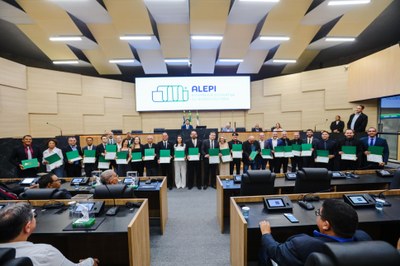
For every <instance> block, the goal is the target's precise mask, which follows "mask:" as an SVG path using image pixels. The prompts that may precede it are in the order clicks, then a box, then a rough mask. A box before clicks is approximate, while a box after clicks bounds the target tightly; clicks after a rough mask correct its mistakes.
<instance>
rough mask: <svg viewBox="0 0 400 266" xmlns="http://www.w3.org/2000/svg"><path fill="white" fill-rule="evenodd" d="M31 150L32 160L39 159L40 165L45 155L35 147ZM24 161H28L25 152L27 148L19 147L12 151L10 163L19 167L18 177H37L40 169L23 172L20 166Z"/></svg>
mask: <svg viewBox="0 0 400 266" xmlns="http://www.w3.org/2000/svg"><path fill="white" fill-rule="evenodd" d="M30 149H31V154H32V159H34V158H37V159H38V162H39V164H40V163H41V162H42V159H43V153H42V152H41V151H40V149H39V148H38V147H35V146H31V147H30ZM32 152H33V153H32ZM23 160H28V156H27V154H26V152H25V146H24V145H19V146H18V147H16V148H15V149H14V150H13V151H12V154H11V156H10V162H11V163H12V164H13V165H15V166H16V167H17V175H18V177H35V176H36V175H37V173H38V169H39V167H38V168H29V169H26V170H21V168H20V167H19V165H20V164H21V161H23Z"/></svg>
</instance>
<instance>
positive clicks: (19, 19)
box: [0, 2, 33, 24]
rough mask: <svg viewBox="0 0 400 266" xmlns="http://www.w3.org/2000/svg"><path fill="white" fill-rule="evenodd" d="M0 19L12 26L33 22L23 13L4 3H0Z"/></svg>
mask: <svg viewBox="0 0 400 266" xmlns="http://www.w3.org/2000/svg"><path fill="white" fill-rule="evenodd" d="M0 18H1V19H4V20H6V21H9V22H11V23H14V24H31V23H32V22H33V21H32V19H31V18H30V17H29V16H28V15H27V14H26V13H25V12H24V11H22V10H21V9H19V8H16V7H15V6H12V5H10V4H8V3H6V2H0Z"/></svg>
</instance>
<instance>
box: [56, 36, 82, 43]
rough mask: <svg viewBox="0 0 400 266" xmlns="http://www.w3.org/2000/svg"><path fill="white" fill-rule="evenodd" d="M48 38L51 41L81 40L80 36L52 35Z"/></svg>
mask: <svg viewBox="0 0 400 266" xmlns="http://www.w3.org/2000/svg"><path fill="white" fill-rule="evenodd" d="M49 40H50V41H52V42H77V41H78V42H79V41H82V36H53V37H50V38H49Z"/></svg>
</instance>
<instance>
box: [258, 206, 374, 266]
mask: <svg viewBox="0 0 400 266" xmlns="http://www.w3.org/2000/svg"><path fill="white" fill-rule="evenodd" d="M315 215H316V216H317V220H316V223H317V226H318V229H319V231H317V230H315V231H314V236H309V235H306V234H299V235H295V236H292V237H290V238H289V239H288V240H287V241H286V242H285V243H279V242H276V241H275V239H274V238H273V237H272V235H271V225H270V223H269V222H268V221H261V222H260V230H261V234H262V237H261V245H262V247H261V250H260V265H271V259H272V260H274V261H275V262H276V263H277V264H278V265H291V266H294V265H304V263H305V262H306V260H307V257H308V255H310V254H311V253H312V252H321V253H324V251H325V246H324V243H325V242H340V243H345V242H351V241H367V240H372V239H371V237H370V236H369V235H368V234H367V233H365V232H364V231H361V230H356V229H357V225H358V215H357V212H356V211H355V210H354V209H353V208H352V207H351V206H350V205H348V204H347V203H345V202H343V201H341V200H337V199H326V200H325V201H324V202H323V204H322V207H321V208H320V209H319V210H316V211H315Z"/></svg>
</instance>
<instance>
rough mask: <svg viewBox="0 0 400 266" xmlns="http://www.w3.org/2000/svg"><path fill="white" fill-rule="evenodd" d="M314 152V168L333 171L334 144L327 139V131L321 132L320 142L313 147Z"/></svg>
mask: <svg viewBox="0 0 400 266" xmlns="http://www.w3.org/2000/svg"><path fill="white" fill-rule="evenodd" d="M315 150H316V153H315V167H318V168H327V169H328V170H333V167H334V165H333V161H334V158H335V154H336V142H335V141H333V140H330V139H329V133H328V131H326V130H323V131H322V133H321V140H320V141H319V142H318V143H317V144H316V145H315Z"/></svg>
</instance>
